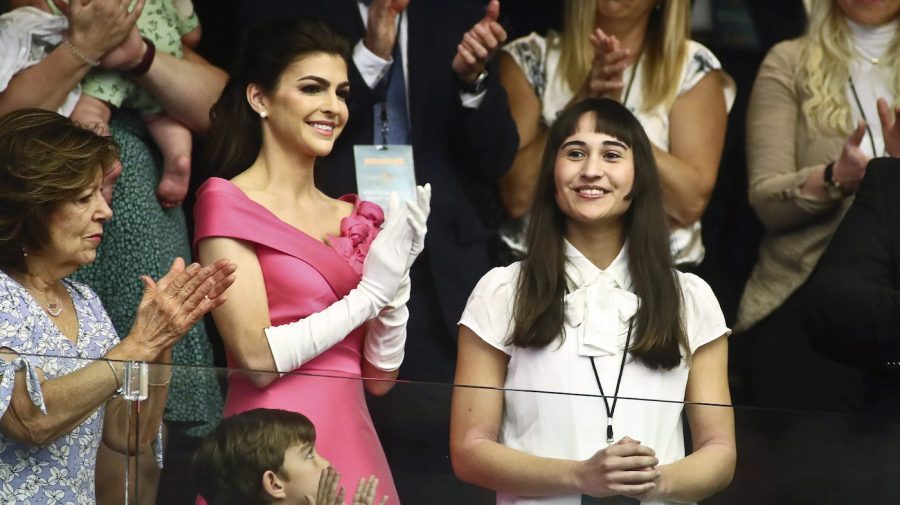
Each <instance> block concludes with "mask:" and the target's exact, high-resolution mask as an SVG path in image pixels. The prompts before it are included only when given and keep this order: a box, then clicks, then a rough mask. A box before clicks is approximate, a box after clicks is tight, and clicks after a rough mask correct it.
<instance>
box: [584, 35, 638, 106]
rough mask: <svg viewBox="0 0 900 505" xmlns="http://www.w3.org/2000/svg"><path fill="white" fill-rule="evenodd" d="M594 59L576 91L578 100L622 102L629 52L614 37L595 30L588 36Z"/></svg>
mask: <svg viewBox="0 0 900 505" xmlns="http://www.w3.org/2000/svg"><path fill="white" fill-rule="evenodd" d="M590 39H591V47H593V49H594V59H593V60H592V61H591V70H590V72H589V73H588V76H587V78H586V79H585V81H584V83H583V84H582V86H581V89H580V90H579V91H578V93H577V96H578V99H579V100H583V99H585V98H600V97H606V98H612V99H613V100H618V101H621V100H622V92H623V89H624V88H625V69H626V68H628V65H629V64H630V61H631V51H630V50H628V49H627V48H623V47H622V44H621V42H620V41H619V39H618V38H616V37H615V36H614V35H607V34H606V33H605V32H604V31H603V30H601V29H600V28H597V29H596V30H594V33H592V34H591V36H590Z"/></svg>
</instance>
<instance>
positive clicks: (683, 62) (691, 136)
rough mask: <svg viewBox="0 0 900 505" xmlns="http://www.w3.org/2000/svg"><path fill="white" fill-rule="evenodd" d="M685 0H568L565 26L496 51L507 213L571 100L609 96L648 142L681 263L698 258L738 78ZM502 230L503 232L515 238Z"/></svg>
mask: <svg viewBox="0 0 900 505" xmlns="http://www.w3.org/2000/svg"><path fill="white" fill-rule="evenodd" d="M690 15H691V13H690V2H689V0H633V1H630V2H622V1H618V0H567V1H566V3H565V13H564V21H563V30H562V31H561V32H559V33H557V32H554V31H551V32H549V33H548V34H547V36H546V37H544V36H540V35H538V34H534V33H532V34H531V35H528V36H525V37H522V38H519V39H516V40H514V41H512V42H510V43H509V44H507V45H506V46H505V47H504V48H503V52H501V54H500V79H501V82H502V83H503V87H504V88H505V89H506V93H507V96H508V97H509V108H510V112H512V116H513V119H514V120H515V122H516V127H517V128H518V132H519V139H520V142H519V152H518V154H517V155H516V158H515V160H514V162H513V166H512V168H511V169H510V171H509V173H508V174H507V175H506V176H505V177H504V178H503V180H502V181H501V186H500V189H501V197H502V200H503V203H504V206H505V207H506V210H507V212H508V213H509V215H510V216H511V217H513V218H518V217H521V216H523V215H525V214H526V213H527V212H528V210H529V209H530V207H531V202H532V199H533V196H534V190H535V185H536V183H537V178H538V170H539V161H538V160H539V159H540V154H541V152H543V150H544V144H545V143H546V142H547V131H548V128H550V126H552V125H553V122H554V121H555V120H556V117H557V115H558V114H559V113H560V112H561V111H562V110H563V109H564V108H565V107H566V106H568V105H571V104H574V103H577V102H579V101H581V100H584V99H586V98H600V97H607V98H612V99H614V100H617V101H619V102H621V103H622V104H624V105H625V106H626V107H627V108H628V110H630V111H631V112H632V113H634V114H635V116H637V118H638V120H639V121H640V122H641V125H642V126H643V127H644V129H645V130H646V132H647V135H648V136H649V137H650V141H651V142H652V144H653V155H654V158H655V159H656V164H657V166H658V168H659V171H660V176H661V178H660V181H661V184H662V187H663V193H662V198H663V207H664V209H665V211H666V215H667V216H668V218H669V223H670V225H671V227H672V235H671V248H672V254H673V256H674V257H675V262H676V264H677V265H679V266H680V267H682V268H689V267H692V266H696V265H697V264H699V263H700V262H701V261H702V260H703V256H704V248H703V243H702V240H701V236H700V235H701V233H700V217H701V216H702V215H703V212H704V210H705V209H706V205H707V204H708V203H709V199H710V197H711V196H712V191H713V186H715V182H716V175H717V173H718V169H719V160H720V158H721V156H722V148H723V145H724V142H725V125H726V121H727V115H728V112H727V111H728V109H729V108H730V106H731V103H732V102H733V101H734V83H733V82H732V81H731V79H730V78H729V77H728V76H727V75H725V74H724V73H722V72H721V70H720V69H721V65H720V64H719V61H718V60H717V59H716V57H715V55H713V53H712V52H711V51H710V50H709V49H707V48H706V47H704V46H702V45H701V44H698V43H697V42H694V41H692V40H690V38H689V37H690ZM514 235H515V232H514V231H512V230H505V231H504V237H503V238H504V240H505V241H506V242H507V243H508V244H510V245H511V246H512V247H513V248H514V249H515V248H521V247H520V246H521V244H517V243H516V242H517V240H516V239H515V238H513V236H514Z"/></svg>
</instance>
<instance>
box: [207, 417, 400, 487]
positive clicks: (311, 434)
mask: <svg viewBox="0 0 900 505" xmlns="http://www.w3.org/2000/svg"><path fill="white" fill-rule="evenodd" d="M193 476H194V480H195V482H196V483H197V487H198V488H199V490H200V494H201V495H202V496H203V498H205V499H206V502H207V503H208V504H209V505H231V504H235V505H237V504H241V505H263V504H269V503H278V504H285V505H287V504H299V505H337V504H341V505H343V503H344V488H342V487H340V486H339V485H338V484H339V482H340V475H339V474H338V473H337V471H336V470H335V468H334V467H332V466H331V463H329V462H328V460H326V459H325V458H323V457H322V456H321V455H320V454H319V453H318V452H316V428H315V426H313V424H312V423H311V422H310V420H309V419H307V418H306V416H304V415H303V414H299V413H297V412H290V411H287V410H278V409H253V410H248V411H246V412H243V413H241V414H238V415H235V416H231V417H229V418H226V419H225V420H223V421H222V422H221V423H220V424H219V426H218V427H216V429H215V430H214V431H213V432H212V433H210V434H209V435H208V436H207V437H206V438H205V439H204V440H203V442H201V444H200V448H199V449H197V452H196V453H195V454H194V461H193ZM377 487H378V479H377V478H376V477H375V476H374V475H370V476H369V477H366V478H362V479H360V481H359V486H358V487H357V488H356V493H355V494H354V496H353V502H352V503H353V505H373V504H374V503H375V490H376V488H377ZM314 495H315V498H314V497H313V496H314ZM378 503H379V505H384V504H385V503H387V496H385V497H383V498H382V499H381V501H379V502H378Z"/></svg>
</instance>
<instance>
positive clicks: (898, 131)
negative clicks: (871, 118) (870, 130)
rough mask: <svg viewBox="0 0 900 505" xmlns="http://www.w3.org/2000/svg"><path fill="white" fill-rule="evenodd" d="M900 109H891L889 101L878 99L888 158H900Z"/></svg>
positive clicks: (879, 115)
mask: <svg viewBox="0 0 900 505" xmlns="http://www.w3.org/2000/svg"><path fill="white" fill-rule="evenodd" d="M898 115H900V107H897V108H895V109H893V110H892V109H891V106H890V105H888V103H887V100H885V99H884V98H879V99H878V118H879V119H880V120H881V134H882V135H883V136H884V149H885V151H887V155H888V156H900V122H898V121H897V116H898Z"/></svg>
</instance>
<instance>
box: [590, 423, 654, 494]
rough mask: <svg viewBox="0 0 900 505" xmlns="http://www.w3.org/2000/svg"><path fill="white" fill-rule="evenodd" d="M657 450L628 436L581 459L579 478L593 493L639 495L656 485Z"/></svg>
mask: <svg viewBox="0 0 900 505" xmlns="http://www.w3.org/2000/svg"><path fill="white" fill-rule="evenodd" d="M658 463H659V461H658V460H657V459H656V453H655V452H654V451H653V449H651V448H649V447H645V446H643V445H641V444H640V442H638V441H637V440H633V439H631V438H629V437H625V438H623V439H621V440H619V441H618V442H616V443H615V444H613V445H611V446H609V447H607V448H606V449H601V450H599V451H597V452H596V453H594V455H593V456H591V457H590V458H588V459H586V460H584V461H582V462H581V465H580V468H579V471H578V475H577V477H578V479H579V480H580V481H581V488H582V493H583V494H586V495H590V496H597V497H603V496H614V495H637V494H641V493H647V492H650V491H651V490H653V489H654V488H655V487H656V483H655V481H656V479H657V478H658V477H659V471H658V470H656V465H657V464H658Z"/></svg>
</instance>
